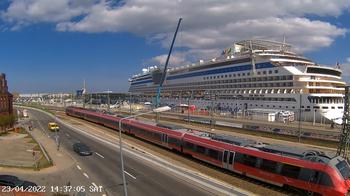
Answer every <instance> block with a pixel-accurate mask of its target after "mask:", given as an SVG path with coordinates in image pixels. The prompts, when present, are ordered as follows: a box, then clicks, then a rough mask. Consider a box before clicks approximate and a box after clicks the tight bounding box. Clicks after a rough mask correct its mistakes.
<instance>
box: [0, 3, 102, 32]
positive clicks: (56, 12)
mask: <svg viewBox="0 0 350 196" xmlns="http://www.w3.org/2000/svg"><path fill="white" fill-rule="evenodd" d="M94 3H96V0H74V1H71V0H54V1H50V0H12V1H11V4H10V5H9V7H8V8H7V10H6V11H3V12H1V17H2V18H3V19H4V20H5V21H7V22H10V23H13V24H14V27H15V28H20V27H22V26H25V25H30V24H32V23H37V22H60V21H68V20H71V19H72V18H74V17H76V16H81V15H82V14H86V13H87V12H88V10H89V8H90V6H91V5H93V4H94Z"/></svg>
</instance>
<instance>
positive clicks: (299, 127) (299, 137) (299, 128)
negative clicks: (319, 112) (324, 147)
mask: <svg viewBox="0 0 350 196" xmlns="http://www.w3.org/2000/svg"><path fill="white" fill-rule="evenodd" d="M301 98H302V95H301V92H300V94H299V124H298V130H299V133H298V142H299V143H300V139H301Z"/></svg>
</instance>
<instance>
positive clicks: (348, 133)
mask: <svg viewBox="0 0 350 196" xmlns="http://www.w3.org/2000/svg"><path fill="white" fill-rule="evenodd" d="M349 87H350V86H345V96H344V115H343V127H342V132H341V135H340V139H339V145H338V149H337V155H339V156H342V157H343V158H345V159H347V158H348V157H349V146H350V141H349V140H350V125H349V120H350V117H349Z"/></svg>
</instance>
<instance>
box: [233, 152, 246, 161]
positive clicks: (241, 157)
mask: <svg viewBox="0 0 350 196" xmlns="http://www.w3.org/2000/svg"><path fill="white" fill-rule="evenodd" d="M235 162H237V163H244V161H243V154H241V153H238V152H236V156H235Z"/></svg>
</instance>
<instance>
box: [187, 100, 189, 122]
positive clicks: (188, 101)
mask: <svg viewBox="0 0 350 196" xmlns="http://www.w3.org/2000/svg"><path fill="white" fill-rule="evenodd" d="M187 123H188V124H190V97H188V99H187Z"/></svg>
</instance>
